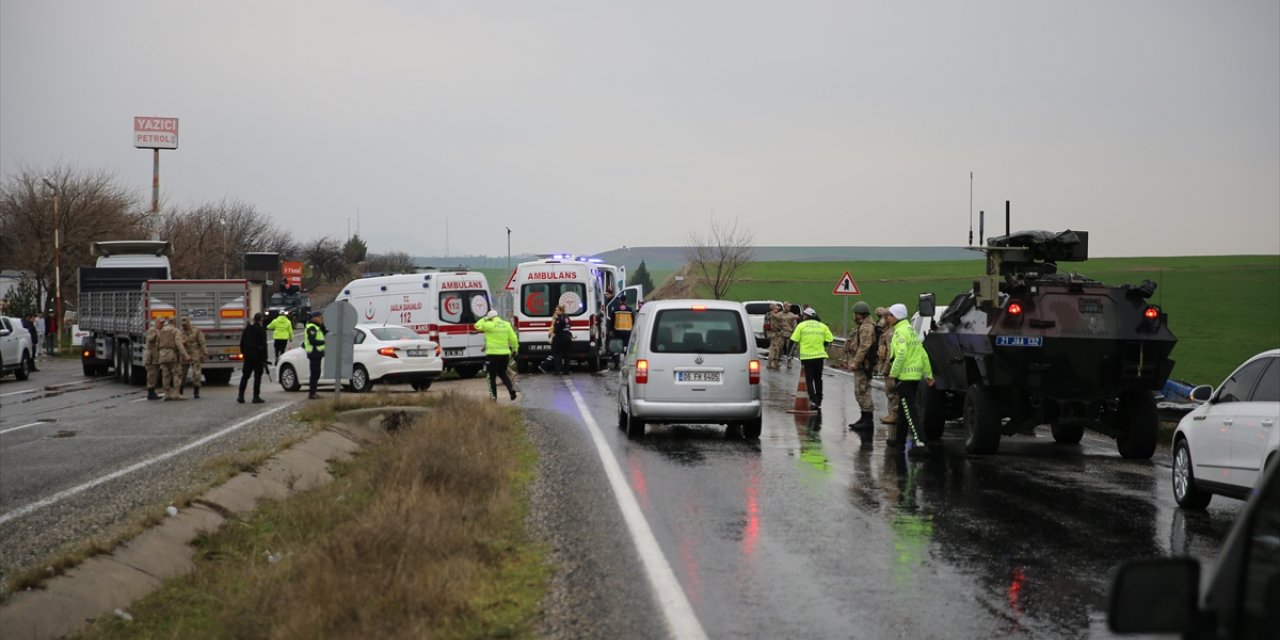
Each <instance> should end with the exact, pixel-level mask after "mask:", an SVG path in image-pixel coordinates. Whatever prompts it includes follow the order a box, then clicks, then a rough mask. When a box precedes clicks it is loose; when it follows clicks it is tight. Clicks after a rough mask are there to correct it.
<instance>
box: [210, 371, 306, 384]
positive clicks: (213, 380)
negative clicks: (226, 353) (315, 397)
mask: <svg viewBox="0 0 1280 640" xmlns="http://www.w3.org/2000/svg"><path fill="white" fill-rule="evenodd" d="M234 372H235V371H234V370H233V369H205V370H204V380H205V382H206V383H208V384H227V383H228V382H231V374H232V373H234ZM294 377H297V376H294Z"/></svg>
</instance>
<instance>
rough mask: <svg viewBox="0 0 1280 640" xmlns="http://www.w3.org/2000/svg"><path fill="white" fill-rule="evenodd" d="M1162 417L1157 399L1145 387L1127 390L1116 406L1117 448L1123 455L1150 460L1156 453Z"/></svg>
mask: <svg viewBox="0 0 1280 640" xmlns="http://www.w3.org/2000/svg"><path fill="white" fill-rule="evenodd" d="M1159 426H1160V416H1159V414H1157V413H1156V399H1155V397H1153V396H1152V395H1151V394H1150V393H1149V392H1147V391H1145V390H1143V389H1125V390H1124V391H1123V392H1122V393H1121V394H1120V406H1119V407H1117V408H1116V425H1115V428H1116V431H1117V432H1118V433H1119V434H1120V435H1119V437H1117V438H1116V448H1117V449H1119V450H1120V455H1121V457H1124V458H1131V459H1142V460H1145V459H1149V458H1151V454H1153V453H1155V452H1156V437H1157V434H1158V432H1159Z"/></svg>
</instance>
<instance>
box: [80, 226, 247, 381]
mask: <svg viewBox="0 0 1280 640" xmlns="http://www.w3.org/2000/svg"><path fill="white" fill-rule="evenodd" d="M170 251H171V246H170V244H169V243H168V242H165V241H159V240H128V241H111V242H95V243H93V245H92V253H93V255H95V256H98V262H97V266H95V267H83V268H81V269H80V273H79V279H80V304H79V309H78V318H79V322H80V329H81V330H82V331H86V332H88V335H87V336H85V338H84V342H83V343H82V345H81V351H80V355H81V363H82V365H83V367H84V374H85V375H86V376H100V375H107V374H108V373H114V374H115V376H116V378H118V379H120V380H122V381H124V382H127V383H130V384H144V383H145V381H146V366H145V364H144V363H143V360H142V356H143V348H144V346H145V344H146V331H147V326H148V325H149V324H151V322H152V321H153V320H154V319H156V318H166V319H168V320H171V321H177V320H178V319H180V318H182V317H184V316H185V317H189V318H191V324H192V325H194V326H195V327H196V328H198V329H200V330H201V331H203V332H204V335H205V341H206V343H207V344H208V348H209V355H208V357H206V358H205V359H204V361H203V363H202V366H203V369H204V377H205V380H206V381H207V382H209V383H210V384H226V383H227V382H229V381H230V380H231V374H232V372H233V371H234V370H235V368H236V367H237V366H238V365H239V363H240V362H241V361H242V359H243V356H242V355H241V354H240V333H241V331H243V330H244V327H245V323H246V321H247V320H248V318H249V312H250V299H249V282H248V281H247V280H170V279H169V278H170V272H169V257H168V256H169V253H170Z"/></svg>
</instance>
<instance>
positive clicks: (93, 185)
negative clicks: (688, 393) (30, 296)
mask: <svg viewBox="0 0 1280 640" xmlns="http://www.w3.org/2000/svg"><path fill="white" fill-rule="evenodd" d="M55 194H57V195H58V220H57V228H58V236H59V242H58V244H59V246H60V252H59V253H61V262H62V268H61V280H62V297H63V299H64V300H67V301H69V302H71V303H72V304H74V301H75V299H76V297H75V296H76V285H77V279H76V271H77V270H78V269H79V268H80V267H83V266H86V265H90V264H92V263H93V258H92V256H90V255H89V244H90V243H91V242H93V241H96V240H127V239H137V238H140V237H145V235H144V234H145V222H144V214H143V212H142V210H141V208H140V207H139V200H138V196H137V193H136V192H135V191H134V190H132V189H129V188H126V187H124V186H122V185H121V184H119V182H118V181H117V180H116V177H115V176H114V175H113V174H111V173H108V172H105V171H92V172H80V171H77V170H74V169H72V168H69V167H64V166H58V167H54V168H52V169H50V170H47V171H45V170H41V169H38V168H34V167H29V166H25V165H20V166H19V168H18V172H17V173H16V174H14V175H11V176H8V177H7V178H6V179H5V181H4V183H3V184H2V185H0V267H3V268H9V269H20V270H23V271H29V272H31V274H32V275H33V276H34V278H35V280H36V283H37V286H38V287H39V288H40V289H41V290H43V291H45V292H46V295H45V299H44V300H43V301H42V306H43V307H44V308H46V309H48V308H50V307H52V306H53V305H52V301H53V296H54V292H55V291H56V287H55V286H54V282H53V281H54V271H55V269H54V263H55V255H54V253H55V252H54V250H53V249H54V242H53V230H54V217H53V201H54V195H55Z"/></svg>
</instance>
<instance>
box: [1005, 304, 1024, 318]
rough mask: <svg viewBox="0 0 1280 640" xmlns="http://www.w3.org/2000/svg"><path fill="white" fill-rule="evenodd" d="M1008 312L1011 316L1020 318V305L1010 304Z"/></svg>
mask: <svg viewBox="0 0 1280 640" xmlns="http://www.w3.org/2000/svg"><path fill="white" fill-rule="evenodd" d="M1008 311H1009V315H1011V316H1020V315H1022V305H1021V304H1019V303H1017V302H1010V303H1009V308H1008Z"/></svg>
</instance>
